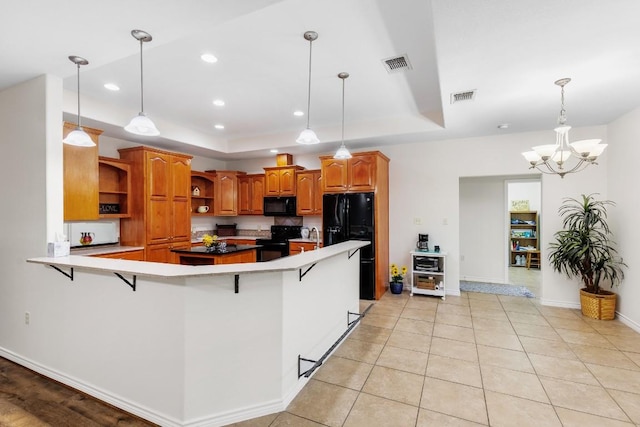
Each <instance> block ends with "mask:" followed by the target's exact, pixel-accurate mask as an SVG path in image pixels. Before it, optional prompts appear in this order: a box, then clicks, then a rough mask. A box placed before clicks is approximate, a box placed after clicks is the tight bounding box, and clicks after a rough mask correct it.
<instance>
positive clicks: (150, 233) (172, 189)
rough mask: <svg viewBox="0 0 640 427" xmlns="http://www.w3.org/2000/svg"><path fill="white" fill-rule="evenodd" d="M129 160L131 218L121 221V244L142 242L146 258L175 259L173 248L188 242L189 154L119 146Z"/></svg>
mask: <svg viewBox="0 0 640 427" xmlns="http://www.w3.org/2000/svg"><path fill="white" fill-rule="evenodd" d="M118 151H119V152H120V158H122V159H125V160H128V161H130V162H131V189H132V192H133V194H134V197H132V198H131V218H127V219H123V220H121V222H120V242H121V244H123V245H128V246H129V245H131V246H144V248H145V260H146V261H152V262H173V263H176V262H178V257H177V256H176V255H175V254H174V253H173V252H171V250H172V249H183V248H189V247H190V246H191V158H192V157H191V156H187V155H184V154H178V153H171V152H168V151H163V150H157V149H153V148H150V147H134V148H126V149H121V150H118Z"/></svg>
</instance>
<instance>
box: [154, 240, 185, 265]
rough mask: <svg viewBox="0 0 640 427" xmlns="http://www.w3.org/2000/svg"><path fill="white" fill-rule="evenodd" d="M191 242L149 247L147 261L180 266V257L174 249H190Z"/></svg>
mask: <svg viewBox="0 0 640 427" xmlns="http://www.w3.org/2000/svg"><path fill="white" fill-rule="evenodd" d="M189 248H191V242H189V241H186V242H185V241H182V242H172V243H160V244H154V245H148V246H147V259H146V261H149V262H165V263H170V264H179V263H180V257H179V256H178V254H176V253H175V252H172V251H171V250H172V249H189Z"/></svg>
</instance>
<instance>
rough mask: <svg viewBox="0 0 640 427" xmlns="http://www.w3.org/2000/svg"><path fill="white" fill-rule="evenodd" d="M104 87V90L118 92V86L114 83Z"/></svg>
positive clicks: (106, 84)
mask: <svg viewBox="0 0 640 427" xmlns="http://www.w3.org/2000/svg"><path fill="white" fill-rule="evenodd" d="M104 87H105V89H109V90H113V91H117V90H120V86H118V85H117V84H115V83H105V84H104Z"/></svg>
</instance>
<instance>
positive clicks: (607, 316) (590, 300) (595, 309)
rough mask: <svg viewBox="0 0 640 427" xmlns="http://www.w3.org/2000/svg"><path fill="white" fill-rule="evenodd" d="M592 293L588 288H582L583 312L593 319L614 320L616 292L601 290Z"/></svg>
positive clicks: (581, 304)
mask: <svg viewBox="0 0 640 427" xmlns="http://www.w3.org/2000/svg"><path fill="white" fill-rule="evenodd" d="M600 292H601V293H600V294H592V293H590V292H587V291H586V288H583V289H580V308H581V309H582V314H583V315H585V316H587V317H590V318H592V319H598V320H613V319H614V318H615V317H616V294H615V293H613V292H609V291H604V290H600Z"/></svg>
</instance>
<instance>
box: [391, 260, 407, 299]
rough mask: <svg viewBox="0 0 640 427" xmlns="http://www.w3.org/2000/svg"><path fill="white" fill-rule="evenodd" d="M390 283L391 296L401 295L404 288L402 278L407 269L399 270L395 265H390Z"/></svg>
mask: <svg viewBox="0 0 640 427" xmlns="http://www.w3.org/2000/svg"><path fill="white" fill-rule="evenodd" d="M390 270H391V282H390V283H389V288H390V289H391V293H392V294H401V293H402V288H403V287H404V276H405V275H406V274H407V267H406V266H404V267H402V269H401V270H400V269H399V268H398V266H397V265H395V264H391V267H390Z"/></svg>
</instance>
